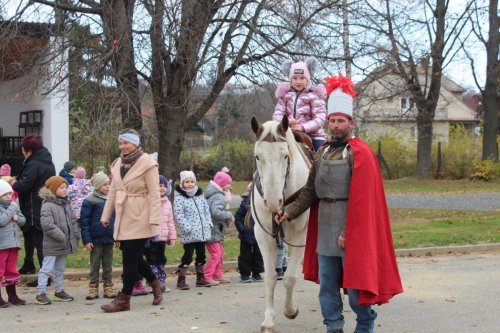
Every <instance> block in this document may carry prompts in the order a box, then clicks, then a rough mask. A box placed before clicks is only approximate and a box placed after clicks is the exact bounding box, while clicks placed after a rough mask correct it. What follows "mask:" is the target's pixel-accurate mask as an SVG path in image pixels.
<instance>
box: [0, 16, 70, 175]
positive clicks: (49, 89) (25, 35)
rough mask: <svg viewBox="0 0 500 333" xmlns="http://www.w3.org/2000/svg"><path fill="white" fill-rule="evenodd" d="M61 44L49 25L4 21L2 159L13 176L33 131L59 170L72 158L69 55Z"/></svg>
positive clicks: (0, 41)
mask: <svg viewBox="0 0 500 333" xmlns="http://www.w3.org/2000/svg"><path fill="white" fill-rule="evenodd" d="M60 46H61V39H60V38H59V37H56V36H55V35H54V34H53V32H52V31H51V26H50V25H47V24H39V23H22V22H0V163H9V164H11V165H12V167H13V174H14V175H16V174H17V173H18V172H19V170H20V168H21V166H22V161H23V156H22V155H21V153H20V147H19V143H20V142H21V140H22V138H23V137H24V136H26V135H28V134H36V135H39V136H41V137H42V139H43V142H44V145H45V147H47V148H48V149H49V151H50V152H51V154H52V158H53V161H54V165H55V167H56V170H59V169H61V168H62V167H63V164H64V162H66V161H67V160H68V159H69V111H68V110H69V103H68V83H67V79H66V76H67V62H66V59H67V56H66V55H65V54H63V55H60V53H56V52H54V51H55V50H56V49H58V48H59V47H60ZM56 84H57V86H56Z"/></svg>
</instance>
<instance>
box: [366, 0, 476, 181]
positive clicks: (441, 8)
mask: <svg viewBox="0 0 500 333" xmlns="http://www.w3.org/2000/svg"><path fill="white" fill-rule="evenodd" d="M471 3H472V2H469V3H467V4H466V6H465V7H464V8H463V10H462V11H461V13H459V14H458V15H455V16H453V15H452V14H451V13H450V11H449V7H448V6H449V1H447V0H436V1H433V2H432V1H415V2H410V3H401V2H399V3H395V2H393V1H391V0H384V1H383V5H380V6H378V5H374V4H373V2H372V1H365V3H364V5H363V8H364V9H368V11H366V12H365V13H364V14H365V15H363V17H365V18H366V19H367V20H368V21H366V23H363V22H359V24H358V26H359V27H360V28H362V29H363V30H365V31H367V32H372V33H375V34H376V37H377V40H373V45H366V46H367V47H368V48H372V49H373V50H374V51H373V53H372V54H373V55H375V56H377V57H378V59H377V62H378V61H380V60H381V59H382V60H383V61H384V62H385V65H386V66H387V68H389V69H390V71H391V72H393V73H396V74H397V75H398V76H399V77H401V78H402V79H403V80H404V82H405V85H406V86H405V87H404V88H405V90H406V91H407V92H408V93H409V94H410V96H411V98H412V100H413V101H414V103H415V106H416V108H417V116H416V120H417V131H418V143H417V167H416V171H415V175H416V176H418V177H431V176H432V159H431V149H432V135H433V120H434V116H435V113H436V106H437V102H438V99H439V96H440V89H441V78H442V76H443V69H444V67H445V66H446V64H447V63H449V62H450V61H451V59H452V58H453V56H454V54H455V53H456V46H457V41H458V36H459V35H460V34H461V32H462V30H463V28H464V26H465V24H466V18H467V17H468V15H469V14H470V6H471ZM358 14H359V13H358Z"/></svg>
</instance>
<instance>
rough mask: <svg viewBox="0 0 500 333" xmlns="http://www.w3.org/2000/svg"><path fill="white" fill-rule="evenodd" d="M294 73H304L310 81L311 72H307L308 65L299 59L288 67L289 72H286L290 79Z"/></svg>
mask: <svg viewBox="0 0 500 333" xmlns="http://www.w3.org/2000/svg"><path fill="white" fill-rule="evenodd" d="M294 75H304V76H305V77H306V78H307V81H311V73H310V72H309V67H308V66H307V64H306V63H305V62H302V61H299V62H296V63H293V64H292V66H291V67H290V74H288V78H289V79H290V81H291V80H292V77H293V76H294Z"/></svg>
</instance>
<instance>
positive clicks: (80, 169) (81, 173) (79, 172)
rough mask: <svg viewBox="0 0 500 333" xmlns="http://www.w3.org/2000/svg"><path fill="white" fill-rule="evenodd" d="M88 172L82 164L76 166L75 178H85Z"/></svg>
mask: <svg viewBox="0 0 500 333" xmlns="http://www.w3.org/2000/svg"><path fill="white" fill-rule="evenodd" d="M86 174H87V172H86V171H85V168H84V167H82V166H79V167H78V168H76V171H75V178H76V179H85V175H86Z"/></svg>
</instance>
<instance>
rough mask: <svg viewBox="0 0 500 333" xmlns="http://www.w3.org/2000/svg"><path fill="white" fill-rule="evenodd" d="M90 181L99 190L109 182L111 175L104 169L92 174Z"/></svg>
mask: <svg viewBox="0 0 500 333" xmlns="http://www.w3.org/2000/svg"><path fill="white" fill-rule="evenodd" d="M90 182H91V183H92V186H94V188H95V190H96V191H99V189H100V188H101V186H103V185H107V184H108V183H109V177H108V176H107V175H106V174H105V173H104V172H102V171H100V172H98V173H96V174H94V175H92V178H90Z"/></svg>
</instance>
